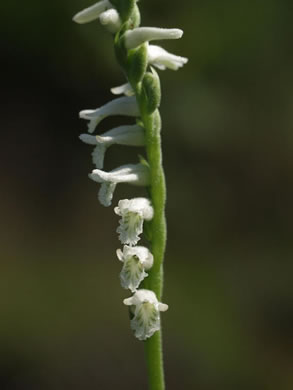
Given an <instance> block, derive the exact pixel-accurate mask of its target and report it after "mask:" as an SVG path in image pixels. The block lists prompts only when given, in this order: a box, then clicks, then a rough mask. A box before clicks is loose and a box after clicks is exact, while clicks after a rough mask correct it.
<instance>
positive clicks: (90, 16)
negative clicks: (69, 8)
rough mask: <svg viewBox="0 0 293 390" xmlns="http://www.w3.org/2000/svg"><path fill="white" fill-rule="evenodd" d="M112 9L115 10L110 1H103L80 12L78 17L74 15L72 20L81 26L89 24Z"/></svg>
mask: <svg viewBox="0 0 293 390" xmlns="http://www.w3.org/2000/svg"><path fill="white" fill-rule="evenodd" d="M110 8H113V5H112V4H111V3H110V1H108V0H102V1H99V2H98V3H96V4H94V5H92V6H90V7H88V8H85V9H83V10H82V11H80V12H78V13H77V14H76V15H74V17H73V18H72V20H73V21H74V22H76V23H79V24H84V23H89V22H92V21H93V20H96V19H98V17H99V16H100V15H101V13H103V12H105V11H106V10H107V9H110Z"/></svg>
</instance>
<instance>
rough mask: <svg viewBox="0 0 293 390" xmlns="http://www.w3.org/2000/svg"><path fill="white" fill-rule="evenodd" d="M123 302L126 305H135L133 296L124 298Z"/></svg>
mask: <svg viewBox="0 0 293 390" xmlns="http://www.w3.org/2000/svg"><path fill="white" fill-rule="evenodd" d="M123 303H124V305H126V306H131V305H133V297H130V298H126V299H124V300H123Z"/></svg>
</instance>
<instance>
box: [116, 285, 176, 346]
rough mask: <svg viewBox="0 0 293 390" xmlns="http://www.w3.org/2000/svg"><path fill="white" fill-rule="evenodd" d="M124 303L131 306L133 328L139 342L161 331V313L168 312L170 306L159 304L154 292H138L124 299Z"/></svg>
mask: <svg viewBox="0 0 293 390" xmlns="http://www.w3.org/2000/svg"><path fill="white" fill-rule="evenodd" d="M123 303H124V305H126V306H130V310H131V312H132V314H133V315H134V317H133V319H132V320H131V328H132V329H133V330H134V335H135V337H137V338H138V339H139V340H146V339H147V338H149V337H151V336H152V335H153V334H154V333H155V332H156V331H158V330H160V326H161V324H160V311H166V310H168V305H166V304H164V303H161V302H159V301H158V299H157V297H156V295H155V293H154V292H153V291H151V290H143V289H141V290H137V291H136V293H135V294H134V295H133V296H132V297H130V298H126V299H124V301H123Z"/></svg>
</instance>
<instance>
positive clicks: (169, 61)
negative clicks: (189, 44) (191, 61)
mask: <svg viewBox="0 0 293 390" xmlns="http://www.w3.org/2000/svg"><path fill="white" fill-rule="evenodd" d="M148 62H149V64H151V65H154V66H156V67H157V68H159V69H161V70H165V69H166V68H169V69H172V70H178V69H179V68H181V67H182V66H183V65H184V64H186V63H187V62H188V59H187V58H185V57H180V56H176V55H175V54H171V53H169V52H168V51H167V50H165V49H163V48H162V47H160V46H156V45H149V46H148Z"/></svg>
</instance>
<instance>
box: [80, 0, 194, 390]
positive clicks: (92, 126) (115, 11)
mask: <svg viewBox="0 0 293 390" xmlns="http://www.w3.org/2000/svg"><path fill="white" fill-rule="evenodd" d="M137 1H138V0H111V1H108V0H102V1H100V2H98V3H97V4H94V5H93V6H91V7H89V8H87V9H86V10H84V11H81V12H79V13H78V14H77V15H76V16H75V17H74V18H73V20H74V21H75V22H77V23H80V24H83V23H87V22H90V21H92V20H99V21H100V23H101V24H102V25H103V26H104V27H105V28H106V29H107V30H108V31H109V32H111V33H112V34H114V49H115V54H116V58H117V61H118V63H119V65H120V66H121V67H122V69H123V72H124V74H125V75H126V78H127V80H126V83H125V84H123V85H121V86H119V87H115V88H112V89H111V92H112V93H113V94H115V95H124V96H122V97H118V98H116V99H114V100H112V101H111V102H109V103H107V104H105V105H104V106H102V107H100V108H97V109H92V110H83V111H81V112H80V118H82V119H86V120H89V123H88V132H89V133H93V132H94V131H95V130H96V128H97V127H98V125H99V124H100V122H101V121H102V120H103V119H105V118H106V117H108V116H112V115H119V116H121V115H122V116H127V117H129V118H136V123H135V124H132V125H126V126H120V127H118V128H115V129H112V130H109V131H106V132H105V133H103V134H102V135H100V136H99V135H88V134H82V135H81V136H80V139H81V140H82V141H83V142H85V143H87V144H90V145H94V146H95V149H94V152H93V163H94V164H95V165H96V168H97V169H94V170H93V171H92V173H91V174H90V175H89V176H90V178H91V179H92V180H94V181H95V182H98V183H100V184H101V188H100V191H99V201H100V203H101V204H102V205H104V206H110V205H111V204H112V198H113V194H114V190H115V188H116V185H117V184H118V183H129V184H134V185H138V186H144V187H146V189H147V196H148V198H134V199H130V200H129V199H123V200H120V201H119V202H118V206H117V207H115V208H114V212H115V213H116V214H117V215H119V216H120V217H121V219H120V221H119V227H118V229H117V233H119V239H120V241H121V243H122V244H123V245H124V246H123V250H121V249H118V250H117V252H116V253H117V257H118V259H119V260H120V261H121V262H122V263H123V266H122V270H121V273H120V282H121V285H122V287H123V288H125V289H128V290H130V292H131V293H132V294H133V295H132V296H130V297H129V298H126V299H124V301H123V303H124V304H125V305H126V306H128V307H129V311H130V314H131V317H132V319H131V323H130V325H131V328H132V330H133V332H134V335H135V337H136V338H137V339H138V340H141V341H144V343H145V355H146V362H147V371H148V378H149V389H150V390H164V389H165V382H164V369H163V353H162V334H161V317H160V312H163V311H166V310H167V309H168V305H166V304H164V303H161V298H162V293H163V261H164V254H165V248H166V239H167V229H166V217H165V203H166V184H165V176H164V170H163V165H162V149H161V117H160V113H159V110H158V108H159V106H160V101H161V88H160V79H159V76H158V74H157V73H156V71H155V70H154V69H153V68H152V67H151V66H155V67H157V68H158V69H160V70H165V69H167V68H168V69H172V70H177V69H179V68H180V67H182V66H183V65H184V64H186V63H187V58H185V57H180V56H177V55H174V54H172V53H169V52H167V51H166V50H164V49H163V48H161V47H160V46H156V45H150V44H149V42H150V41H153V40H164V39H179V38H181V36H182V34H183V31H182V30H180V29H163V28H157V27H139V25H140V12H139V9H138V6H137V4H136V3H137ZM149 67H150V68H149ZM113 144H118V145H128V146H145V151H146V159H144V158H140V161H139V163H138V164H124V165H122V166H121V167H118V168H116V169H114V170H112V171H110V172H106V171H103V170H102V169H103V166H104V158H105V154H106V151H107V148H108V147H109V146H111V145H113ZM142 234H143V235H144V236H145V239H146V241H147V243H148V246H149V248H147V247H144V246H138V245H137V243H138V241H139V240H140V239H141V235H142Z"/></svg>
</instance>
